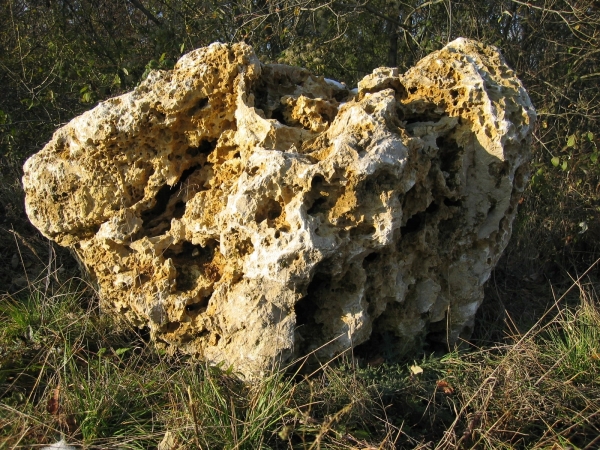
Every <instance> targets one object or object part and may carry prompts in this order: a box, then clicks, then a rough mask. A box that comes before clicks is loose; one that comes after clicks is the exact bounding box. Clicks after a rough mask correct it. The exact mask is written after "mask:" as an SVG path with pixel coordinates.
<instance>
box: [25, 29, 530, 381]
mask: <svg viewBox="0 0 600 450" xmlns="http://www.w3.org/2000/svg"><path fill="white" fill-rule="evenodd" d="M534 120H535V112H534V109H533V107H532V105H531V102H530V100H529V97H528V96H527V93H526V92H525V90H524V88H523V86H522V85H521V83H520V82H519V80H518V79H517V78H516V77H515V74H514V73H513V72H512V71H511V70H510V69H509V68H508V67H507V66H506V63H505V62H504V60H503V58H502V56H501V55H500V54H499V52H498V51H497V50H496V49H494V48H492V47H487V46H484V45H482V44H479V43H477V42H474V41H469V40H466V39H458V40H456V41H454V42H452V43H450V44H449V45H447V46H446V47H445V48H443V49H442V50H440V51H437V52H435V53H433V54H431V55H429V56H428V57H426V58H424V59H423V60H422V61H420V62H419V63H418V64H417V65H416V66H415V67H414V68H412V69H410V70H409V71H408V72H407V73H405V74H403V75H402V74H399V73H398V71H397V69H391V68H379V69H376V70H375V71H374V72H373V73H372V74H371V75H368V76H366V77H365V78H364V79H363V80H362V81H360V83H359V84H358V91H357V92H356V91H348V90H346V89H345V87H344V86H343V85H341V84H340V83H336V82H333V81H331V80H326V79H324V78H322V77H318V76H315V75H312V74H311V73H309V72H308V71H307V70H304V69H300V68H296V67H289V66H283V65H270V64H261V63H260V61H259V60H258V58H257V57H256V56H255V55H254V53H253V51H252V49H251V47H249V46H248V45H245V44H234V45H224V44H212V45H211V46H209V47H206V48H201V49H198V50H195V51H192V52H190V53H188V54H187V55H185V56H184V57H182V58H181V59H180V60H179V62H178V63H177V64H176V66H175V68H174V70H172V71H154V72H152V73H151V74H150V75H149V76H148V78H147V79H146V80H145V81H144V82H143V83H141V84H140V85H139V87H137V88H136V89H135V90H134V91H133V92H130V93H128V94H125V95H122V96H120V97H117V98H113V99H110V100H108V101H105V102H102V103H100V104H99V105H98V106H97V107H95V108H94V109H92V110H91V111H88V112H86V113H85V114H83V115H81V116H79V117H77V118H75V119H73V120H72V121H71V122H70V123H69V124H67V125H66V126H64V127H63V128H61V129H59V130H58V131H57V132H56V133H55V134H54V136H53V138H52V140H51V141H50V142H49V143H48V144H47V145H46V146H45V147H44V149H43V150H42V151H40V152H39V153H38V154H36V155H34V156H33V157H31V158H30V159H29V160H28V161H27V163H26V164H25V175H24V177H23V183H24V187H25V192H26V194H27V198H26V207H27V213H28V215H29V217H30V219H31V221H32V222H33V223H34V224H35V225H36V226H37V227H38V228H39V229H40V230H41V231H42V233H43V234H44V235H45V236H47V237H48V238H50V239H53V240H55V241H56V242H58V243H59V244H61V245H64V246H70V247H72V248H73V249H74V251H75V252H76V253H77V255H79V257H80V258H81V260H82V261H83V263H84V264H85V265H86V266H87V268H88V269H89V271H90V273H91V275H92V277H93V279H94V280H95V281H96V282H97V285H98V287H99V293H100V300H101V307H102V308H103V309H104V310H106V311H110V312H112V313H113V314H115V315H117V316H119V317H123V318H126V319H127V320H128V321H130V322H131V323H133V324H135V325H137V326H147V327H148V328H149V330H150V332H151V335H152V336H153V337H154V338H155V340H157V341H158V342H161V343H163V345H166V347H167V348H169V349H180V350H182V351H183V352H185V353H188V354H195V355H198V356H200V357H202V358H204V359H205V360H207V361H209V362H212V363H218V362H223V363H224V364H225V365H227V366H229V365H233V366H234V367H235V369H236V370H237V371H239V372H240V373H242V374H245V375H248V376H257V375H260V374H261V373H262V372H264V371H265V370H268V369H269V368H270V367H272V366H273V365H275V364H281V363H284V362H287V361H290V360H292V359H293V358H295V357H297V356H300V355H303V354H306V353H308V352H312V351H314V353H313V354H314V355H315V356H316V357H317V358H321V359H328V358H330V357H332V356H334V355H336V354H339V353H341V352H344V351H345V350H347V349H348V348H350V347H353V346H354V347H355V346H358V345H360V344H365V345H364V346H363V347H362V348H372V349H373V350H372V351H374V352H376V351H380V352H381V351H385V352H386V353H385V355H384V356H390V355H391V354H394V353H397V354H399V353H402V352H404V351H408V350H410V349H411V348H414V347H415V345H417V344H419V343H420V342H421V341H423V340H424V339H429V340H432V341H441V342H454V341H456V340H457V338H458V337H459V336H462V335H468V334H469V332H470V329H471V326H472V324H473V318H474V315H475V312H476V310H477V308H478V306H479V304H480V302H481V300H482V297H483V284H484V283H485V281H486V280H487V279H488V277H489V275H490V271H491V269H492V268H493V267H494V265H495V264H496V262H497V261H498V258H499V257H500V254H501V252H502V251H503V249H504V248H505V246H506V244H507V241H508V239H509V236H510V233H511V222H512V220H513V218H514V216H515V212H516V207H517V203H518V201H519V198H520V195H521V192H522V191H523V188H524V186H525V183H526V179H527V165H526V164H524V163H525V162H526V161H527V160H528V158H529V149H528V146H529V144H530V136H531V131H532V127H533V124H534ZM378 346H379V347H381V348H383V350H381V348H380V349H379V350H378Z"/></svg>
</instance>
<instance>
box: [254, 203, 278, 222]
mask: <svg viewBox="0 0 600 450" xmlns="http://www.w3.org/2000/svg"><path fill="white" fill-rule="evenodd" d="M282 212H283V209H282V208H281V205H280V204H279V202H278V201H276V200H274V199H272V198H268V199H267V200H266V201H264V202H262V203H260V204H259V205H258V208H257V210H256V214H255V216H254V220H255V221H256V223H261V222H263V221H265V220H269V221H272V220H275V219H277V218H278V217H279V216H281V213H282Z"/></svg>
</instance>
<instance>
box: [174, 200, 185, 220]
mask: <svg viewBox="0 0 600 450" xmlns="http://www.w3.org/2000/svg"><path fill="white" fill-rule="evenodd" d="M184 214H185V203H184V202H177V203H175V211H173V217H174V218H175V219H181V218H182V217H183V215H184Z"/></svg>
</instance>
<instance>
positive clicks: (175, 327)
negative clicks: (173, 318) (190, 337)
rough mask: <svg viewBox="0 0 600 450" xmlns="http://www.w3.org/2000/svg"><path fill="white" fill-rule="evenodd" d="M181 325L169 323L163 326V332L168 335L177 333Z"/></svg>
mask: <svg viewBox="0 0 600 450" xmlns="http://www.w3.org/2000/svg"><path fill="white" fill-rule="evenodd" d="M180 325H181V324H180V323H179V322H169V323H167V324H166V325H164V326H163V330H164V331H165V332H166V333H174V332H175V331H177V330H178V329H179V327H180Z"/></svg>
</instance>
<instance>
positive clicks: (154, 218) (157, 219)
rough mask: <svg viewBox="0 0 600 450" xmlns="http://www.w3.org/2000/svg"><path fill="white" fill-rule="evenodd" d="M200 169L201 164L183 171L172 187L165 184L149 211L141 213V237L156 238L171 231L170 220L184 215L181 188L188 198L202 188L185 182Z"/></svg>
mask: <svg viewBox="0 0 600 450" xmlns="http://www.w3.org/2000/svg"><path fill="white" fill-rule="evenodd" d="M201 168H202V165H201V164H196V165H194V166H192V167H190V168H188V169H186V170H184V171H183V172H182V174H181V177H180V178H179V181H178V182H177V183H176V184H175V185H174V186H169V185H168V184H165V185H164V186H163V187H161V188H160V189H159V191H158V193H157V194H156V196H155V197H154V201H155V203H154V206H153V207H152V208H150V209H149V210H146V211H144V212H142V214H141V219H142V221H143V223H144V227H143V232H144V234H143V236H147V237H156V236H160V235H161V234H163V233H166V232H167V231H169V230H170V229H171V219H172V218H176V219H180V218H181V217H183V215H184V214H185V206H186V205H185V201H184V200H183V198H182V197H183V195H182V188H183V187H184V186H185V192H183V193H184V194H185V195H187V196H188V197H190V196H191V195H192V194H194V193H196V192H198V191H200V190H202V186H199V185H197V184H194V185H192V186H190V185H187V186H186V184H185V183H186V181H187V180H188V179H189V178H190V176H192V175H193V174H194V173H195V172H196V171H197V170H200V169H201Z"/></svg>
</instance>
